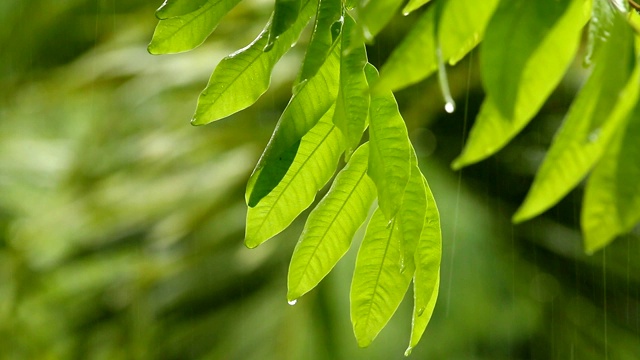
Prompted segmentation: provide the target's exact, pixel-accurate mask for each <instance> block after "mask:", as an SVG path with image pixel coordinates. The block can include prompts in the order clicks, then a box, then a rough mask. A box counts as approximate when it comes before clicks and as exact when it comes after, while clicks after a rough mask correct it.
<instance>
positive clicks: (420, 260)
mask: <svg viewBox="0 0 640 360" xmlns="http://www.w3.org/2000/svg"><path fill="white" fill-rule="evenodd" d="M421 178H422V181H423V186H424V189H425V192H426V197H427V204H428V206H427V212H426V216H425V221H424V227H423V229H422V232H421V234H420V241H419V243H418V248H417V249H416V252H415V255H414V258H415V269H416V270H415V275H414V276H413V296H414V306H413V320H412V321H411V324H412V325H411V341H410V343H409V347H408V348H407V355H408V354H410V353H411V349H412V348H414V347H415V346H416V345H417V344H418V342H419V341H420V338H421V337H422V334H424V331H425V329H426V328H427V325H428V323H429V320H430V319H431V315H432V314H433V309H434V308H435V305H436V301H437V300H438V289H439V286H440V262H441V258H442V233H441V230H440V214H439V212H438V206H437V204H436V201H435V198H434V197H433V193H432V192H431V189H430V188H429V184H428V183H427V180H426V179H424V177H421Z"/></svg>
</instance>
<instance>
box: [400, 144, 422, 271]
mask: <svg viewBox="0 0 640 360" xmlns="http://www.w3.org/2000/svg"><path fill="white" fill-rule="evenodd" d="M411 155H412V156H411V178H410V179H409V183H408V184H407V188H406V189H405V192H404V195H403V197H402V206H401V207H400V210H399V211H398V222H399V226H400V230H401V231H402V242H401V243H400V248H401V258H400V268H401V269H403V270H404V269H405V268H407V267H409V269H410V270H411V271H413V269H414V261H413V258H414V254H415V251H416V248H417V247H418V241H419V240H420V234H422V229H423V228H424V225H425V216H426V212H427V206H428V204H427V192H426V189H425V186H424V183H423V179H422V173H421V172H420V169H419V168H418V161H417V158H416V156H415V153H414V152H413V151H412V154H411Z"/></svg>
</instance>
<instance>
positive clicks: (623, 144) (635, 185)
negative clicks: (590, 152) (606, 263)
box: [581, 102, 640, 252]
mask: <svg viewBox="0 0 640 360" xmlns="http://www.w3.org/2000/svg"><path fill="white" fill-rule="evenodd" d="M627 122H628V123H627V124H626V126H623V127H621V128H620V129H619V131H618V133H617V134H616V136H615V137H614V139H613V140H612V142H611V144H609V146H608V148H607V151H606V153H605V154H604V156H603V158H602V159H601V160H600V162H599V163H598V165H597V166H596V168H595V169H594V171H593V174H592V175H591V176H590V177H589V181H588V183H587V187H586V191H585V196H584V206H583V210H582V217H581V222H582V230H583V233H584V244H585V249H586V250H587V251H588V252H594V251H596V250H598V249H600V248H602V247H604V246H605V245H607V244H608V243H609V242H611V241H612V240H613V239H614V238H615V237H616V236H618V235H621V234H624V233H626V232H628V231H631V230H632V229H633V227H634V226H635V225H636V224H637V223H638V221H640V181H638V179H640V141H638V134H640V102H638V103H636V106H635V108H634V109H633V110H632V111H631V114H630V116H629V118H628V119H627Z"/></svg>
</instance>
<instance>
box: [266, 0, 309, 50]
mask: <svg viewBox="0 0 640 360" xmlns="http://www.w3.org/2000/svg"><path fill="white" fill-rule="evenodd" d="M275 3H276V5H275V8H274V10H273V18H272V21H271V27H269V40H268V41H267V45H266V47H265V51H270V49H271V48H272V46H273V44H274V42H275V41H276V39H277V38H278V37H279V36H280V35H282V34H283V33H284V32H285V31H287V30H289V28H290V27H291V26H293V24H294V23H295V22H296V19H298V16H299V15H300V9H301V8H302V0H275Z"/></svg>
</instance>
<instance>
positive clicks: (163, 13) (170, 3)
mask: <svg viewBox="0 0 640 360" xmlns="http://www.w3.org/2000/svg"><path fill="white" fill-rule="evenodd" d="M208 2H209V0H165V2H164V3H163V4H162V6H160V7H159V8H158V10H156V17H157V18H158V19H160V20H164V19H168V18H170V17H175V16H183V15H186V14H189V13H191V12H194V11H196V10H198V9H199V8H200V7H202V6H203V5H205V4H206V3H208Z"/></svg>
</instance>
